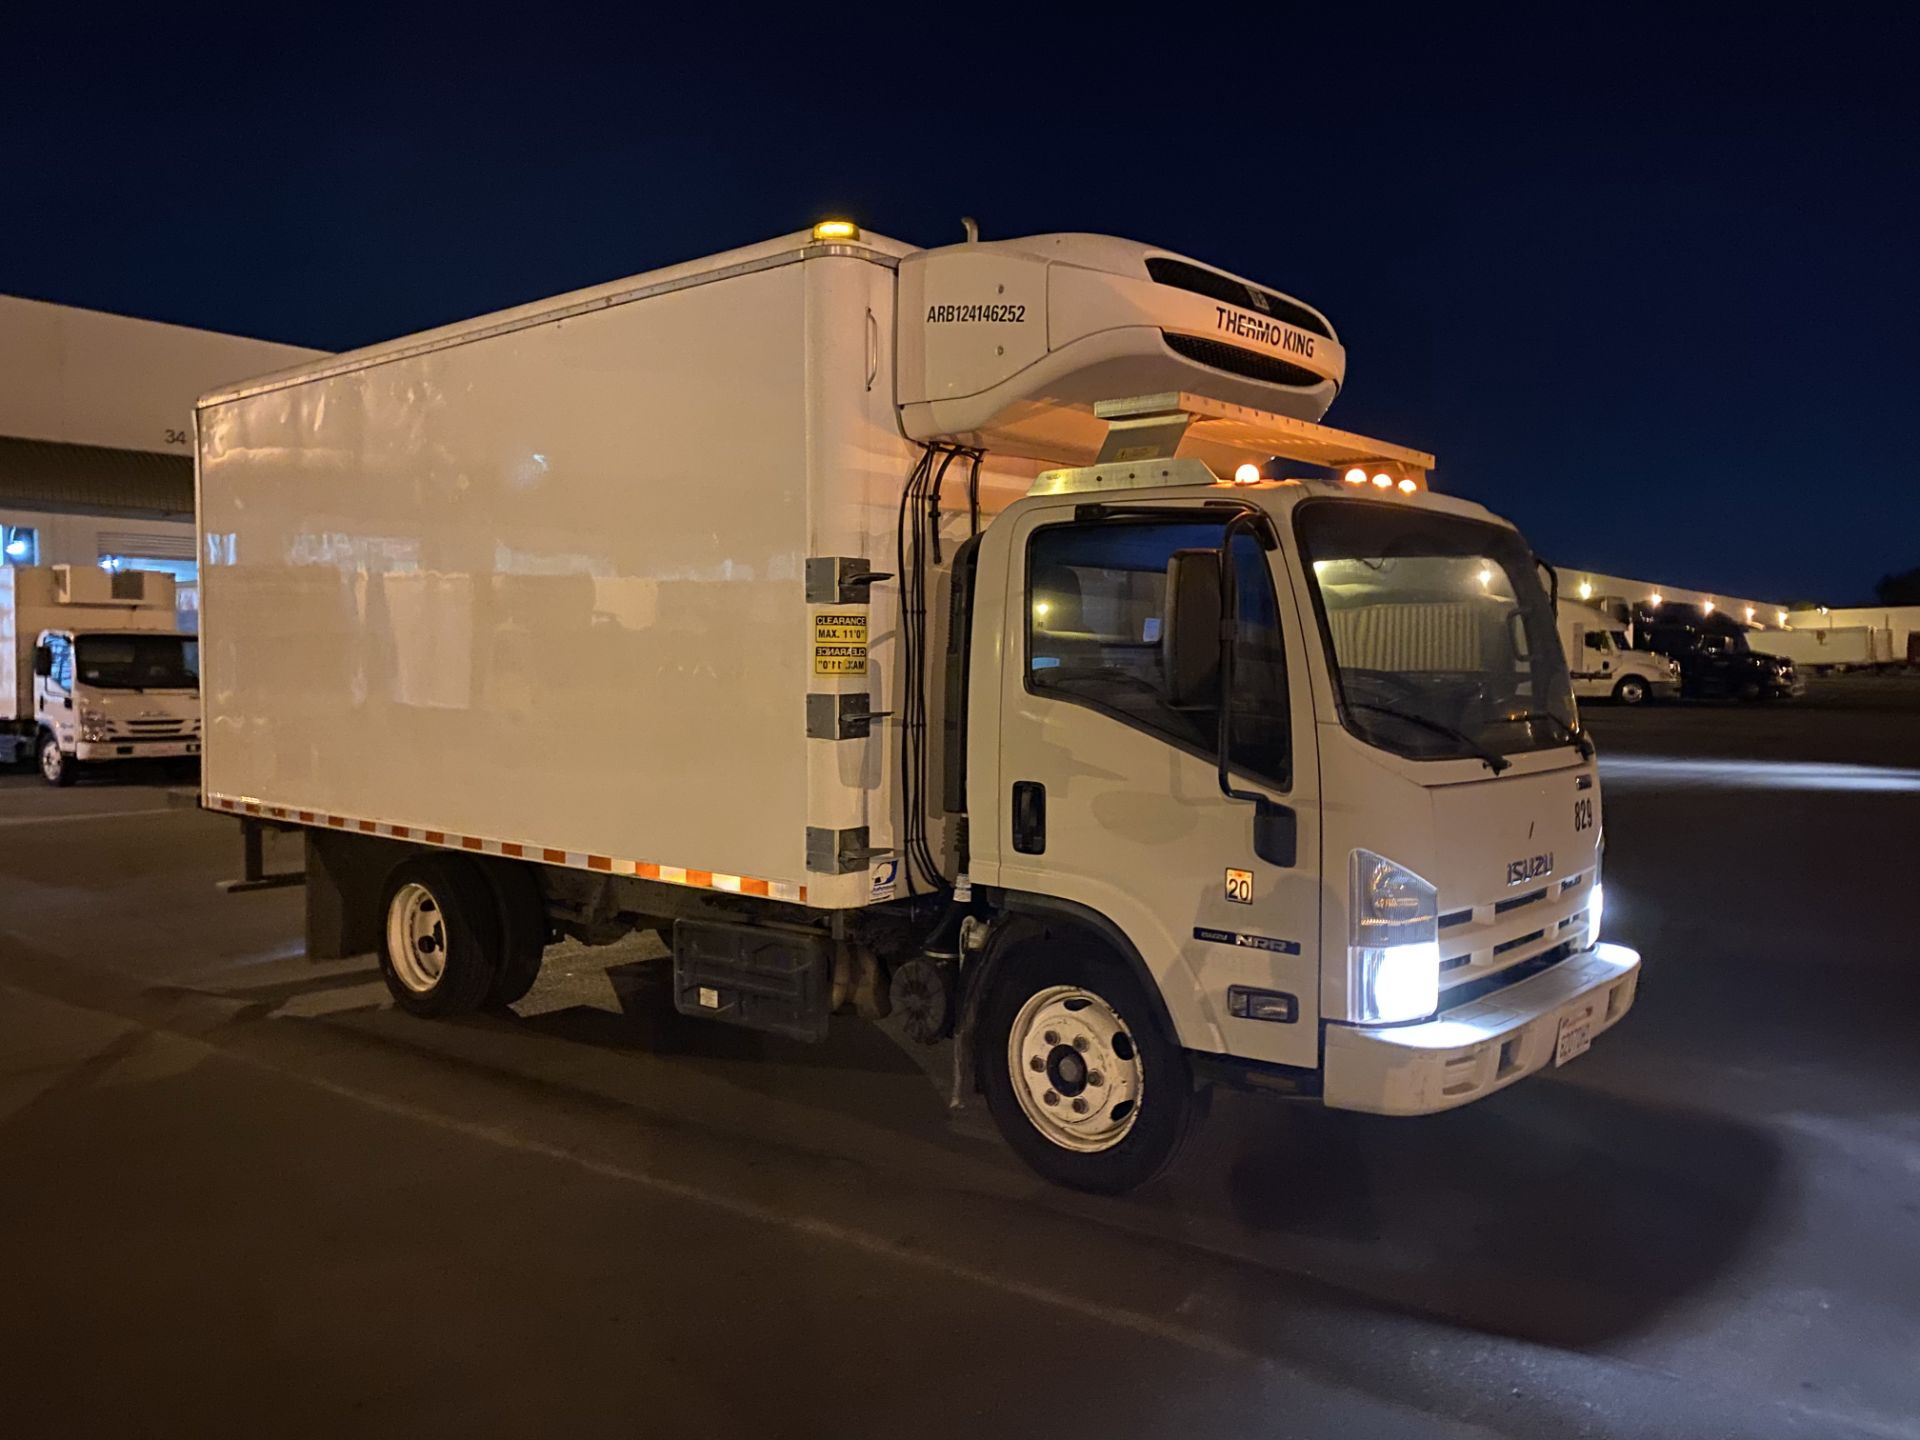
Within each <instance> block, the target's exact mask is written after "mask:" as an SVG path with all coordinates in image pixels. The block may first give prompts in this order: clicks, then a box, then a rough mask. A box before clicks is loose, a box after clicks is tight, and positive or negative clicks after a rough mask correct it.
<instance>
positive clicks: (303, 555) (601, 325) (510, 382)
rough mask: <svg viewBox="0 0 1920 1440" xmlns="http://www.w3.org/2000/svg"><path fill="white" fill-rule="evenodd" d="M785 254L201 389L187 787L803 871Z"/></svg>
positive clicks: (697, 861) (791, 280) (765, 869)
mask: <svg viewBox="0 0 1920 1440" xmlns="http://www.w3.org/2000/svg"><path fill="white" fill-rule="evenodd" d="M807 268H808V267H807V266H803V265H798V264H796V265H790V266H785V267H782V268H779V269H776V270H770V271H766V272H762V273H758V274H752V275H747V276H742V277H738V278H735V279H729V280H725V281H720V282H716V283H713V284H710V285H703V286H700V287H697V288H694V289H689V290H683V291H678V292H675V293H672V294H667V295H662V296H658V297H655V298H652V299H648V300H643V301H638V302H635V303H632V304H628V305H622V306H619V307H615V308H612V309H608V310H604V311H600V312H596V313H593V314H589V315H583V316H580V317H577V318H573V319H569V320H565V321H562V322H555V323H551V324H545V325H540V326H537V327H534V328H530V329H526V330H520V331H515V332H513V333H510V334H505V335H500V336H497V337H493V338H488V339H480V340H476V341H473V342H471V343H466V344H461V345H457V346H453V347H451V348H448V349H444V350H439V351H435V352H433V353H431V354H427V355H423V356H419V357H416V358H413V359H407V360H399V361H394V362H391V363H385V364H380V365H375V366H373V367H371V368H368V369H364V370H360V371H356V372H353V373H350V374H344V375H338V376H333V377H331V378H327V379H322V380H316V381H312V382H308V383H304V384H300V385H296V386H293V387H291V388H287V389H283V390H277V391H272V392H268V393H265V394H260V395H255V396H252V397H249V398H245V399H242V400H238V401H232V402H228V403H225V404H221V405H217V406H212V407H209V408H207V409H205V410H203V411H202V412H201V414H200V417H199V422H200V491H201V511H200V523H201V529H202V542H201V543H202V561H203V572H202V573H203V582H202V583H203V593H202V619H201V625H202V637H203V638H202V664H203V690H204V695H205V704H206V724H207V741H206V743H207V754H206V782H205V783H206V789H207V791H208V792H209V793H210V794H212V795H225V796H232V797H237V798H246V799H252V800H258V801H261V802H264V803H268V804H273V805H280V806H286V807H289V808H295V809H305V810H312V811H315V812H325V813H330V814H337V815H345V816H351V817H356V818H367V819H373V820H378V821H383V822H388V823H393V824H402V825H409V826H415V827H422V828H428V827H430V828H433V829H436V830H443V831H447V832H455V833H459V834H463V835H472V836H481V837H486V838H489V839H498V840H504V841H510V842H515V843H523V844H531V845H538V846H543V847H549V848H554V849H559V850H564V851H567V852H569V853H575V852H577V853H582V854H598V855H608V856H613V857H618V858H622V859H631V860H636V861H641V862H651V863H654V864H660V865H667V866H682V867H689V868H693V867H698V868H700V869H702V870H711V871H718V872H725V873H729V874H735V875H747V876H758V877H765V878H769V879H774V880H799V881H804V880H805V879H806V876H805V871H804V855H805V848H804V847H805V827H806V824H807V761H806V755H805V748H804V747H805V746H806V743H807V741H806V736H805V723H804V698H803V697H804V695H805V693H806V690H807V688H808V679H809V674H808V672H809V669H810V651H809V639H810V637H809V629H808V611H807V607H806V605H805V603H804V589H803V566H804V561H805V558H806V554H807V546H808V538H809V537H808V511H809V506H808V500H807V494H806V485H807V454H808V435H809V420H808V416H807V413H806V390H805V388H804V383H803V376H804V374H805V373H806V370H807V369H808V360H807V352H806V350H805V348H804V347H805V346H806V345H807V343H808V336H807V333H806V327H805V323H804V321H805V317H804V306H803V272H804V271H805V270H806V269H807ZM819 403H826V402H825V401H824V400H823V401H820V402H819Z"/></svg>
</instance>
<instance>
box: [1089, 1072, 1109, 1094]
mask: <svg viewBox="0 0 1920 1440" xmlns="http://www.w3.org/2000/svg"><path fill="white" fill-rule="evenodd" d="M1106 1083H1107V1077H1106V1076H1104V1075H1102V1074H1101V1073H1100V1072H1099V1071H1098V1070H1095V1071H1093V1072H1091V1073H1090V1074H1089V1075H1088V1076H1087V1084H1089V1085H1091V1086H1093V1087H1094V1088H1095V1089H1096V1090H1097V1089H1099V1088H1100V1087H1101V1086H1102V1085H1104V1084H1106Z"/></svg>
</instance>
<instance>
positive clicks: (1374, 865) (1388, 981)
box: [1347, 850, 1440, 1023]
mask: <svg viewBox="0 0 1920 1440" xmlns="http://www.w3.org/2000/svg"><path fill="white" fill-rule="evenodd" d="M1348 874H1349V881H1350V885H1349V890H1350V894H1349V897H1348V898H1349V905H1348V908H1347V915H1348V922H1347V926H1348V929H1347V975H1348V980H1349V983H1350V985H1351V987H1352V994H1353V997H1354V1012H1355V1018H1357V1019H1359V1020H1363V1021H1370V1022H1380V1023H1391V1022H1394V1021H1399V1020H1418V1019H1421V1018H1422V1017H1423V1016H1427V1015H1431V1014H1432V1013H1433V1012H1434V1010H1435V1009H1436V1008H1437V1007H1438V1006H1439V1004H1440V896H1439V893H1438V892H1437V891H1436V890H1435V889H1434V888H1433V886H1431V885H1429V884H1428V883H1427V882H1426V881H1425V880H1422V879H1421V878H1420V877H1419V876H1418V875H1416V874H1414V873H1413V872H1412V871H1411V870H1409V869H1407V868H1406V867H1405V866H1404V865H1396V864H1394V863H1393V861H1391V860H1389V859H1387V858H1386V857H1385V856H1383V855H1376V854H1374V853H1373V852H1372V851H1371V850H1355V851H1354V852H1353V860H1352V863H1351V865H1350V866H1349V867H1348Z"/></svg>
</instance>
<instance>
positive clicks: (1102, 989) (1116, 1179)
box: [974, 938, 1207, 1195]
mask: <svg viewBox="0 0 1920 1440" xmlns="http://www.w3.org/2000/svg"><path fill="white" fill-rule="evenodd" d="M988 983H989V984H990V985H991V986H992V989H991V990H990V992H989V993H988V994H986V995H985V996H983V997H982V1004H981V1008H980V1017H979V1022H978V1026H977V1029H976V1031H975V1036H974V1045H975V1054H976V1055H977V1056H978V1057H979V1066H980V1080H981V1088H982V1089H983V1090H984V1091H985V1092H986V1097H987V1109H988V1112H989V1113H990V1114H991V1115H992V1116H993V1120H994V1123H995V1124H996V1125H997V1126H998V1127H999V1129H1000V1133H1001V1135H1002V1136H1003V1137H1005V1139H1006V1142H1007V1144H1008V1145H1010V1146H1011V1147H1012V1148H1013V1151H1014V1153H1015V1154H1016V1155H1018V1156H1019V1157H1020V1158H1021V1159H1022V1160H1023V1161H1025V1162H1026V1164H1027V1165H1028V1166H1029V1168H1031V1169H1032V1170H1033V1171H1035V1172H1036V1173H1037V1174H1039V1175H1040V1176H1041V1177H1042V1178H1044V1179H1046V1180H1050V1181H1052V1182H1053V1183H1054V1184H1056V1185H1065V1186H1067V1187H1069V1188H1070V1189H1074V1190H1087V1191H1091V1192H1093V1193H1095V1194H1100V1195H1120V1194H1124V1193H1125V1192H1127V1191H1129V1190H1132V1189H1134V1188H1136V1187H1137V1186H1140V1185H1144V1184H1146V1183H1147V1181H1149V1180H1151V1179H1153V1178H1154V1177H1155V1176H1157V1175H1159V1174H1161V1173H1162V1172H1163V1171H1165V1170H1166V1169H1167V1167H1168V1166H1170V1165H1171V1164H1172V1163H1173V1162H1174V1159H1175V1158H1176V1157H1177V1156H1178V1155H1179V1153H1180V1150H1181V1148H1182V1146H1184V1145H1185V1144H1186V1142H1187V1139H1188V1138H1189V1136H1190V1135H1191V1134H1192V1133H1193V1132H1194V1130H1195V1129H1196V1128H1197V1127H1198V1123H1199V1121H1200V1120H1201V1119H1202V1118H1203V1117H1204V1115H1205V1112H1206V1108H1207V1094H1206V1092H1205V1091H1196V1090H1195V1088H1194V1083H1193V1069H1192V1067H1191V1066H1190V1065H1189V1064H1188V1063H1187V1055H1186V1052H1185V1051H1184V1050H1182V1049H1181V1048H1180V1046H1179V1045H1178V1044H1176V1043H1175V1042H1174V1041H1173V1039H1172V1038H1171V1037H1170V1036H1168V1035H1166V1034H1165V1033H1163V1032H1162V1030H1161V1028H1160V1025H1159V1023H1158V1022H1157V1018H1156V1015H1155V1011H1154V1008H1153V1006H1152V1004H1151V1003H1150V1002H1149V1001H1148V999H1147V995H1146V993H1145V991H1144V990H1143V989H1142V987H1141V984H1140V981H1139V980H1138V979H1136V978H1135V976H1134V973H1133V971H1132V969H1131V968H1130V967H1128V966H1127V965H1126V964H1125V962H1123V961H1121V960H1119V959H1117V958H1115V957H1113V956H1112V955H1111V954H1110V953H1108V952H1106V951H1104V950H1103V949H1100V948H1098V947H1096V946H1094V945H1092V944H1090V943H1087V942H1081V941H1076V940H1074V939H1070V938H1063V939H1060V940H1057V941H1055V940H1047V941H1038V942H1030V943H1028V944H1026V945H1023V946H1022V947H1021V948H1020V949H1018V950H1016V951H1013V952H1011V953H1009V954H1007V955H1005V956H1003V957H1001V959H1000V960H999V962H998V965H997V967H996V972H995V973H994V974H993V975H992V976H991V977H990V978H989V982H988ZM1063 986H1071V987H1074V988H1075V989H1076V990H1083V991H1086V992H1088V993H1089V994H1091V995H1093V996H1096V997H1098V999H1099V1000H1100V1001H1102V1002H1104V1004H1105V1006H1106V1007H1107V1008H1108V1010H1110V1011H1111V1012H1112V1013H1113V1015H1114V1016H1116V1017H1117V1018H1118V1020H1119V1022H1120V1031H1119V1032H1116V1034H1115V1037H1114V1038H1115V1040H1116V1041H1117V1042H1118V1043H1117V1044H1116V1045H1115V1047H1114V1053H1115V1054H1116V1055H1119V1056H1121V1057H1122V1058H1123V1059H1124V1060H1125V1061H1126V1062H1127V1063H1129V1064H1131V1063H1132V1061H1133V1059H1134V1057H1135V1056H1137V1057H1138V1067H1139V1074H1140V1076H1141V1083H1140V1086H1139V1092H1138V1093H1139V1100H1138V1105H1137V1110H1136V1111H1135V1113H1133V1116H1132V1123H1131V1125H1130V1126H1129V1127H1128V1128H1127V1129H1126V1130H1125V1131H1124V1133H1123V1134H1122V1135H1121V1136H1120V1138H1119V1139H1118V1140H1117V1141H1115V1142H1114V1143H1112V1144H1111V1145H1110V1146H1109V1147H1108V1148H1105V1149H1100V1150H1092V1151H1080V1150H1073V1149H1069V1148H1067V1146H1065V1145H1064V1144H1061V1143H1059V1142H1056V1141H1055V1140H1053V1139H1051V1138H1049V1137H1048V1135H1047V1134H1046V1133H1045V1132H1044V1131H1042V1130H1041V1129H1040V1128H1038V1126H1037V1125H1036V1123H1035V1122H1034V1121H1033V1120H1032V1119H1030V1118H1029V1117H1028V1114H1027V1112H1026V1110H1025V1108H1024V1107H1023V1105H1022V1101H1021V1098H1020V1092H1017V1091H1016V1089H1015V1086H1016V1084H1020V1083H1021V1082H1019V1081H1016V1079H1015V1076H1014V1073H1013V1061H1012V1059H1011V1057H1010V1055H1009V1042H1010V1039H1011V1037H1012V1033H1013V1028H1014V1025H1015V1023H1016V1021H1018V1020H1019V1019H1020V1016H1021V1013H1022V1011H1023V1010H1025V1009H1026V1008H1027V1006H1028V1002H1029V1001H1031V1000H1035V999H1036V997H1039V996H1041V995H1043V994H1045V993H1046V992H1048V991H1049V990H1053V989H1056V988H1057V987H1063ZM1095 1013H1096V1014H1097V1012H1095ZM1060 1048H1062V1049H1064V1047H1060ZM1129 1049H1130V1050H1131V1051H1132V1054H1128V1053H1127V1050H1129ZM1093 1053H1094V1055H1095V1057H1096V1059H1095V1063H1096V1064H1097V1063H1098V1059H1097V1056H1098V1051H1097V1050H1096V1051H1095V1052H1093ZM1067 1058H1068V1059H1069V1060H1071V1059H1072V1057H1071V1056H1068V1057H1067ZM1029 1063H1031V1060H1030V1061H1029ZM1095 1073H1097V1072H1095ZM1023 1088H1025V1087H1024V1086H1023ZM1116 1108H1118V1107H1116Z"/></svg>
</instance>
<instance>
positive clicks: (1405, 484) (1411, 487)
mask: <svg viewBox="0 0 1920 1440" xmlns="http://www.w3.org/2000/svg"><path fill="white" fill-rule="evenodd" d="M1419 488H1420V487H1419V486H1418V485H1416V484H1414V483H1413V481H1412V479H1411V478H1409V479H1406V480H1402V481H1401V482H1400V493H1401V494H1402V495H1411V494H1412V493H1413V492H1414V491H1416V490H1418V489H1419Z"/></svg>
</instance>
